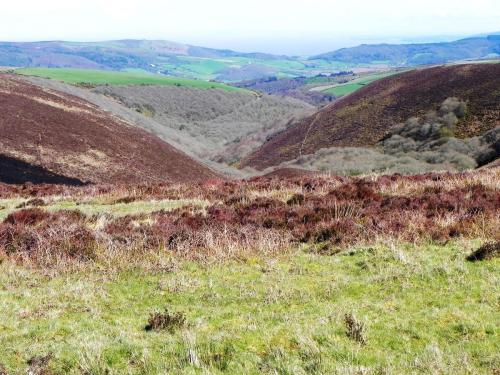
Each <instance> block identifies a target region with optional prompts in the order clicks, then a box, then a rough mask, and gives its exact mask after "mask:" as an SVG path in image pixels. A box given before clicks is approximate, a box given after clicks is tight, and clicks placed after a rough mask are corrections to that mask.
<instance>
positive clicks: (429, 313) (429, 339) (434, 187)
mask: <svg viewBox="0 0 500 375" xmlns="http://www.w3.org/2000/svg"><path fill="white" fill-rule="evenodd" d="M499 178H500V174H499V173H498V169H497V170H496V171H495V170H493V169H489V170H484V171H479V172H474V173H464V174H460V175H451V174H433V175H422V176H412V177H402V176H390V177H387V176H385V177H378V178H375V177H373V176H372V177H369V178H363V179H347V178H345V179H342V178H337V177H326V176H316V177H307V176H303V177H300V178H295V179H283V178H277V179H274V180H269V179H263V178H259V179H254V180H252V181H239V182H224V181H211V182H210V183H205V184H200V185H195V184H187V185H166V184H162V185H148V186H144V185H143V186H133V185H129V186H127V187H123V186H122V187H109V186H91V187H83V188H69V187H61V186H53V187H50V188H48V187H46V186H25V187H13V186H6V185H2V184H0V205H1V207H3V209H2V210H1V211H0V260H1V262H0V284H1V285H2V286H3V287H2V289H1V290H0V297H1V300H2V303H1V304H0V321H1V324H0V342H2V345H0V369H2V371H3V372H7V373H9V374H22V373H27V372H28V370H29V372H30V373H35V374H52V373H54V374H75V375H76V374H81V373H86V374H113V373H128V374H148V375H149V374H151V375H152V374H159V373H176V374H195V373H214V374H240V373H245V374H339V375H340V374H358V373H362V374H371V373H375V374H377V373H382V374H386V373H389V374H408V373H411V374H429V373H438V374H450V375H451V374H453V375H455V374H485V375H486V374H491V373H494V372H495V371H496V369H498V367H499V365H500V357H499V355H498V353H499V346H498V343H499V340H498V338H499V334H500V332H499V324H498V323H499V321H498V311H497V310H498V309H497V307H498V299H497V297H498V294H499V290H498V289H499V288H498V283H497V282H496V281H497V278H498V273H499V271H500V262H499V261H500V259H498V255H499V245H498V242H496V243H497V245H496V250H495V245H488V246H485V247H482V246H483V244H485V243H488V244H490V243H491V244H494V243H495V235H498V233H497V228H498V225H499V224H500V223H499V217H498V214H497V213H498V198H499V194H500V193H499V191H498V186H499ZM34 197H36V198H34ZM2 211H3V212H2ZM497 240H498V238H497ZM480 246H481V247H482V248H483V249H492V250H490V251H489V252H486V250H485V253H483V254H486V255H487V256H485V257H483V258H481V259H483V260H478V261H476V262H471V261H468V260H467V259H466V258H467V257H468V256H469V255H470V254H471V253H472V252H474V251H476V249H478V248H479V247H480ZM495 251H496V252H495ZM478 257H480V255H479V254H478V255H477V256H476V257H474V259H477V258H478Z"/></svg>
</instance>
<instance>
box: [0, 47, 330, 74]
mask: <svg viewBox="0 0 500 375" xmlns="http://www.w3.org/2000/svg"><path fill="white" fill-rule="evenodd" d="M0 66H11V67H34V68H73V69H91V70H117V71H119V70H129V71H130V70H131V71H135V72H137V71H140V72H150V73H160V74H163V75H169V76H177V77H187V78H197V79H202V80H207V81H208V80H219V81H240V80H244V79H253V78H260V77H267V76H270V75H285V76H298V75H302V74H304V73H305V72H308V71H315V72H316V71H317V72H321V71H323V70H324V69H325V68H326V69H327V70H328V69H329V68H332V67H333V68H335V67H336V66H337V64H330V63H328V62H322V63H311V62H308V61H306V59H297V58H293V57H288V56H278V55H271V54H265V53H241V52H235V51H231V50H220V49H211V48H204V47H197V46H190V45H186V44H181V43H175V42H169V41H163V40H116V41H106V42H78V43H76V42H65V41H48V42H31V43H18V42H0Z"/></svg>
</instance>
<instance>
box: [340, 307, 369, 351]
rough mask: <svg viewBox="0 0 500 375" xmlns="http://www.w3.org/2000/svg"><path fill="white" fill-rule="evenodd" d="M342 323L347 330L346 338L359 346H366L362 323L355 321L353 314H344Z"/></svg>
mask: <svg viewBox="0 0 500 375" xmlns="http://www.w3.org/2000/svg"><path fill="white" fill-rule="evenodd" d="M344 322H345V325H346V328H347V330H346V335H347V337H349V338H350V339H352V340H354V341H357V342H359V343H360V344H363V345H364V344H366V335H365V325H364V324H363V322H360V321H359V320H357V319H356V317H355V316H354V315H353V314H346V315H345V316H344Z"/></svg>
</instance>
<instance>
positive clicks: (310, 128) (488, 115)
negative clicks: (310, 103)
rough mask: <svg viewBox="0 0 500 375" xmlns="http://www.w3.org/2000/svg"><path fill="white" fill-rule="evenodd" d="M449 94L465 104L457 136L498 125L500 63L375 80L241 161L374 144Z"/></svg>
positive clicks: (272, 161) (267, 161) (261, 162)
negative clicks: (464, 113) (403, 122)
mask: <svg viewBox="0 0 500 375" xmlns="http://www.w3.org/2000/svg"><path fill="white" fill-rule="evenodd" d="M449 97H457V98H459V99H460V100H464V101H466V102H467V106H468V111H467V113H466V116H465V117H464V118H463V119H461V120H460V122H459V123H458V124H457V126H456V136H457V137H458V138H467V137H473V136H476V135H481V134H484V133H485V132H486V131H488V130H491V129H493V128H494V127H496V126H499V125H500V64H467V65H452V66H438V67H433V68H427V69H417V70H412V71H409V72H406V73H402V74H399V75H395V76H391V77H387V78H384V79H381V80H378V81H376V82H374V83H372V84H370V85H367V86H365V87H363V88H361V89H360V90H358V91H356V92H355V93H353V94H351V95H348V96H345V97H344V98H342V99H340V100H338V101H336V102H335V103H333V104H331V105H329V106H327V107H325V108H324V109H322V110H320V111H319V112H317V113H316V114H314V115H313V116H310V117H308V118H306V119H304V120H302V121H299V122H297V123H296V124H294V125H292V126H290V127H289V128H288V129H286V130H284V131H283V132H281V133H279V134H277V135H276V136H275V137H273V138H272V139H270V140H269V141H268V142H266V143H265V144H264V145H263V146H262V147H260V148H259V149H258V150H257V151H255V152H253V153H252V154H250V155H249V156H248V157H247V158H245V159H244V160H243V161H242V163H241V166H242V167H246V166H250V167H254V168H257V169H265V168H267V167H271V166H276V165H279V164H281V163H283V162H286V161H288V160H292V159H295V158H297V157H300V156H301V155H307V154H313V153H315V152H317V151H318V150H320V149H323V148H329V147H364V146H372V145H375V144H376V143H377V142H379V141H380V140H382V139H383V138H384V137H385V136H387V135H388V134H389V131H390V129H391V128H392V127H393V126H394V125H396V124H398V123H400V122H402V121H406V120H407V119H408V118H409V117H412V116H422V115H424V114H425V113H426V112H428V111H431V110H437V109H438V108H439V106H440V105H441V103H442V102H443V101H444V100H445V99H447V98H449Z"/></svg>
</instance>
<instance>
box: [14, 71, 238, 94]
mask: <svg viewBox="0 0 500 375" xmlns="http://www.w3.org/2000/svg"><path fill="white" fill-rule="evenodd" d="M16 72H17V73H19V74H23V75H29V76H37V77H44V78H50V79H55V80H58V81H63V82H66V83H71V84H89V85H105V84H108V85H166V86H185V87H196V88H201V89H222V90H228V91H242V89H240V88H237V87H233V86H229V85H226V84H223V83H218V82H208V81H203V80H194V79H187V78H180V77H168V76H163V75H158V74H148V73H138V72H113V71H104V70H90V69H89V70H87V69H50V68H24V69H17V70H16ZM243 91H244V90H243Z"/></svg>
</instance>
